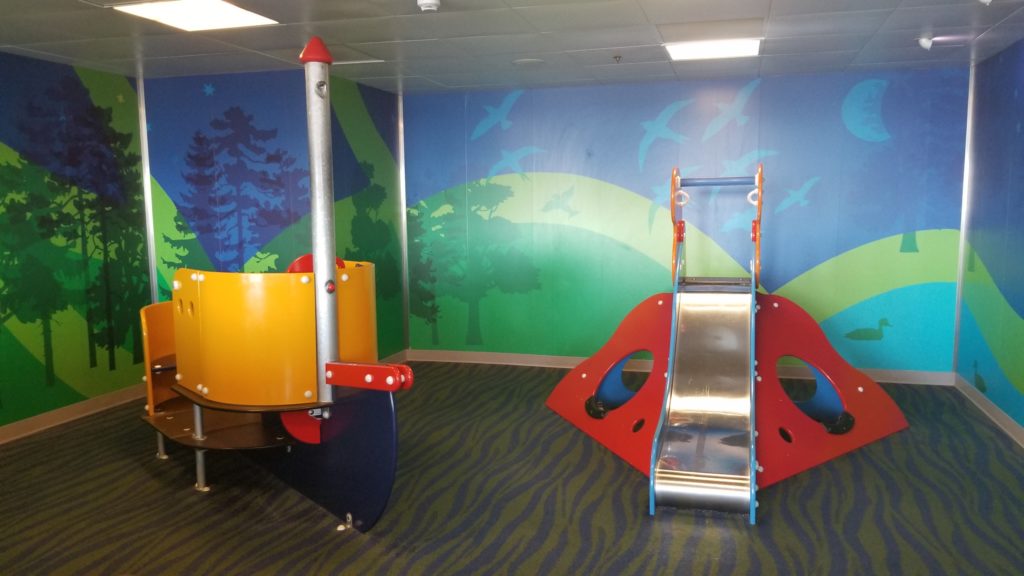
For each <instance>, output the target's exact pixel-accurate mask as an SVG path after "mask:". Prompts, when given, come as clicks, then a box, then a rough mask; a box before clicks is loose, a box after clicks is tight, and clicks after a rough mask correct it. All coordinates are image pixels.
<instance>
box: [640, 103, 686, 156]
mask: <svg viewBox="0 0 1024 576" xmlns="http://www.w3.org/2000/svg"><path fill="white" fill-rule="evenodd" d="M692 102H693V99H690V100H677V101H675V102H673V103H671V104H669V105H668V106H666V107H665V108H664V109H663V110H662V111H661V113H660V114H658V117H657V118H655V119H654V120H646V121H644V122H641V123H640V126H642V127H643V129H644V137H643V139H641V140H640V147H639V148H637V151H636V156H637V162H639V165H640V169H641V170H643V169H644V162H645V161H646V160H647V151H648V150H650V148H651V145H652V144H654V143H655V142H656V141H658V140H671V141H673V142H676V143H679V144H682V143H683V142H686V140H687V138H686V136H683V135H682V134H680V133H678V132H676V131H675V130H672V129H671V128H669V127H668V123H669V122H670V121H671V120H672V118H674V117H675V115H676V114H677V113H678V112H679V111H680V110H682V109H683V108H685V107H686V106H688V105H690V104H691V103H692Z"/></svg>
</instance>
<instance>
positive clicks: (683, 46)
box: [665, 38, 761, 61]
mask: <svg viewBox="0 0 1024 576" xmlns="http://www.w3.org/2000/svg"><path fill="white" fill-rule="evenodd" d="M665 49H666V50H668V55H669V57H670V58H672V60H674V61H680V60H713V59H717V58H743V57H745V56H757V55H758V54H760V53H761V39H760V38H734V39H731V40H697V41H694V42H672V43H670V44H665Z"/></svg>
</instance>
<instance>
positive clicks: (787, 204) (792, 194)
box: [775, 176, 821, 214]
mask: <svg viewBox="0 0 1024 576" xmlns="http://www.w3.org/2000/svg"><path fill="white" fill-rule="evenodd" d="M818 180H821V177H820V176H815V177H814V178H810V179H808V180H807V181H806V182H804V183H803V185H802V186H800V188H797V189H796V190H786V197H785V198H783V199H782V202H779V205H778V206H776V207H775V213H776V214H779V213H782V212H785V211H786V210H789V209H790V208H792V207H793V206H794V205H800V206H807V204H808V203H809V200H807V193H808V192H810V191H811V188H814V185H815V184H817V183H818Z"/></svg>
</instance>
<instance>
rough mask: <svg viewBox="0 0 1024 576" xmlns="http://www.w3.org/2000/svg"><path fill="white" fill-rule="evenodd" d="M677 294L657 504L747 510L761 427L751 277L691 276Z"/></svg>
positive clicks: (659, 442) (656, 471) (655, 479)
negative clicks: (753, 376) (754, 390)
mask: <svg viewBox="0 0 1024 576" xmlns="http://www.w3.org/2000/svg"><path fill="white" fill-rule="evenodd" d="M674 301H675V322H674V324H675V329H674V330H675V334H674V336H675V337H674V338H673V344H672V350H671V353H672V356H671V358H672V360H671V365H670V374H669V380H668V388H669V391H668V394H667V400H666V403H665V408H664V415H663V417H662V426H661V428H660V430H659V433H658V436H657V439H656V441H655V447H656V450H657V453H656V457H655V459H654V462H653V474H652V475H651V485H652V492H653V497H654V498H653V500H654V501H653V504H654V505H656V506H664V505H667V506H684V507H691V508H710V509H716V510H724V511H728V512H742V513H746V512H747V511H749V510H750V500H751V469H750V466H751V450H750V447H751V440H752V435H751V434H752V432H751V431H752V429H753V428H752V424H753V423H752V419H751V407H752V406H753V399H752V398H751V386H750V368H751V366H750V358H751V350H752V343H751V338H752V334H751V330H750V320H751V305H750V304H751V294H750V280H749V279H747V278H728V279H712V278H699V279H684V281H682V282H680V283H679V285H678V286H677V290H676V297H675V298H674Z"/></svg>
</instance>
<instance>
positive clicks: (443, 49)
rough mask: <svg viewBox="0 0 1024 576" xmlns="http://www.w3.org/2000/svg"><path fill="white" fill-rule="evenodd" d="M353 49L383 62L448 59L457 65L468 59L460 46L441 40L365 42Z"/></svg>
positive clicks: (355, 45) (354, 46)
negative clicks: (461, 60) (460, 61)
mask: <svg viewBox="0 0 1024 576" xmlns="http://www.w3.org/2000/svg"><path fill="white" fill-rule="evenodd" d="M350 46H351V48H353V49H354V50H357V51H359V52H362V53H363V54H366V55H368V56H372V57H373V58H379V59H381V60H430V59H438V58H446V59H448V60H450V61H451V62H452V65H453V66H455V65H457V62H458V61H459V60H460V59H463V58H468V57H469V54H466V53H465V52H464V51H462V50H461V49H460V48H459V47H458V46H454V45H452V44H449V43H447V42H442V41H440V40H410V41H408V42H365V43H358V44H351V45H350Z"/></svg>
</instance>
